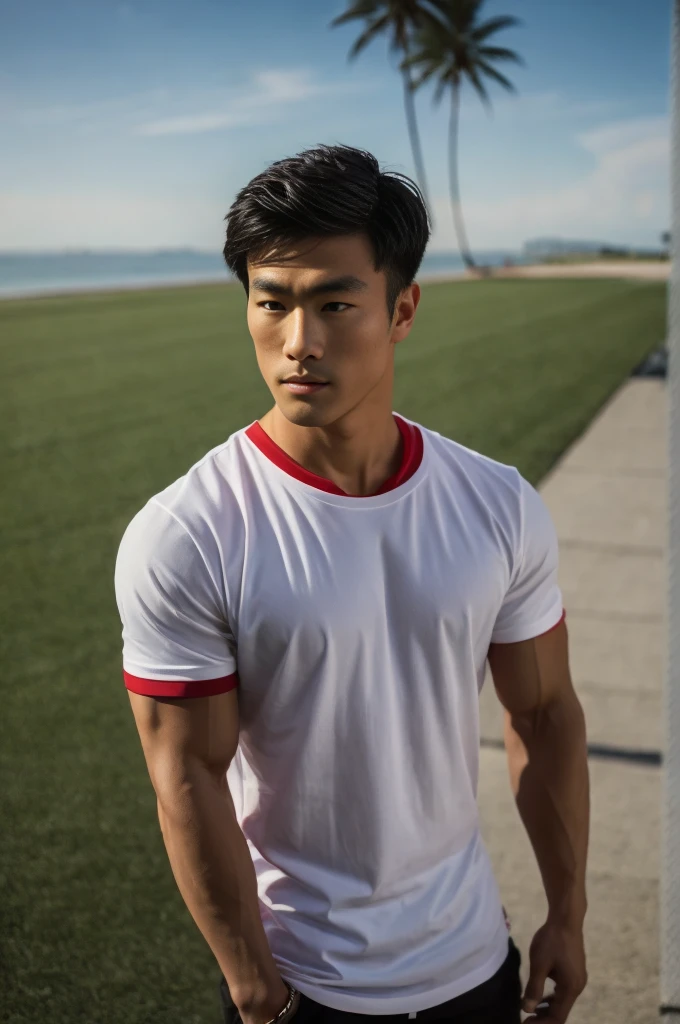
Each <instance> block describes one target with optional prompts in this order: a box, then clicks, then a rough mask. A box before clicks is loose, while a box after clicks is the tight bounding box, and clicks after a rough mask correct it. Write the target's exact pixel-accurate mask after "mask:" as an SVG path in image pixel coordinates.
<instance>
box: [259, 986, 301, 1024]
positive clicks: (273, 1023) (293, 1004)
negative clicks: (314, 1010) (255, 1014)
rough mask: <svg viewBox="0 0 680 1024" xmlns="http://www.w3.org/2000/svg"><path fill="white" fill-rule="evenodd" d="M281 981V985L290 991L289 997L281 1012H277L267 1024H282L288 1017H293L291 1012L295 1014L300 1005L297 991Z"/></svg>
mask: <svg viewBox="0 0 680 1024" xmlns="http://www.w3.org/2000/svg"><path fill="white" fill-rule="evenodd" d="M282 980H283V984H284V985H285V986H286V988H287V989H289V991H290V997H289V999H288V1002H287V1003H286V1005H285V1006H284V1008H283V1009H282V1010H279V1012H278V1013H277V1014H276V1016H275V1017H272V1019H271V1020H268V1021H267V1024H282V1022H283V1021H284V1020H286V1019H287V1018H288V1016H289V1015H290V1016H292V1015H293V1014H292V1013H291V1010H292V1011H293V1013H295V1012H296V1011H297V1008H298V1006H299V1005H300V993H299V992H298V990H297V989H296V988H293V986H292V985H289V984H288V982H287V981H286V980H285V979H282Z"/></svg>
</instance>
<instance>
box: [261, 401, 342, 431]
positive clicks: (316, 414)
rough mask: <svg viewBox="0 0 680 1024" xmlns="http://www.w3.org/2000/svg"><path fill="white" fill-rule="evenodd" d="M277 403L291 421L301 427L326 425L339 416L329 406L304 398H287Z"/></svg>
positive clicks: (282, 412)
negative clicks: (322, 405) (300, 399)
mask: <svg viewBox="0 0 680 1024" xmlns="http://www.w3.org/2000/svg"><path fill="white" fill-rule="evenodd" d="M276 405H277V407H278V410H279V412H280V413H281V415H282V416H285V418H286V419H287V420H288V422H289V423H295V424H296V425H297V426H299V427H325V426H327V425H328V424H329V423H333V422H334V421H335V420H336V419H337V418H338V416H337V413H335V414H334V412H333V411H332V410H331V409H329V408H328V407H326V408H325V409H322V408H319V406H317V405H316V404H315V403H313V402H306V401H304V400H303V401H296V400H295V399H292V400H291V399H287V400H286V401H285V402H281V401H278V402H277V403H276Z"/></svg>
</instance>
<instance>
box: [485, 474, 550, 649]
mask: <svg viewBox="0 0 680 1024" xmlns="http://www.w3.org/2000/svg"><path fill="white" fill-rule="evenodd" d="M520 480H521V492H520V502H519V507H520V529H519V538H520V543H519V554H518V558H517V561H516V564H515V567H514V570H513V573H512V576H511V580H510V585H509V587H508V590H507V592H506V594H505V597H504V598H503V603H502V605H501V608H500V611H499V612H498V615H497V616H496V621H495V623H494V628H493V632H492V634H491V642H492V643H501V644H502V643H517V642H519V641H520V640H530V639H531V638H532V637H535V636H540V634H541V633H547V632H548V631H549V630H550V629H552V628H554V627H555V626H557V625H559V623H560V622H561V621H562V619H563V618H564V617H565V615H564V609H563V606H562V593H561V591H560V588H559V585H558V582H557V569H558V561H559V557H558V544H557V532H556V530H555V526H554V524H553V521H552V518H551V516H550V513H549V511H548V508H547V506H546V504H545V502H544V500H543V498H542V497H541V495H540V494H539V493H538V491H537V490H536V488H535V487H533V486H532V485H531V484H530V483H529V482H528V481H527V480H525V479H524V477H520Z"/></svg>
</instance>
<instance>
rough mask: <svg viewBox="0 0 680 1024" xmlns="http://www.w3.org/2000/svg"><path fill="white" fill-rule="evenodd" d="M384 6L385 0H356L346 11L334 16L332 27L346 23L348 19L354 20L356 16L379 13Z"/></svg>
mask: <svg viewBox="0 0 680 1024" xmlns="http://www.w3.org/2000/svg"><path fill="white" fill-rule="evenodd" d="M383 6H384V3H383V0H356V2H355V3H353V4H352V5H351V6H350V7H349V8H348V9H347V10H346V11H343V13H342V14H339V15H338V16H337V18H333V20H332V22H331V24H330V27H331V28H335V26H336V25H344V24H346V22H348V21H353V20H354V18H370V17H372V16H373V15H376V14H378V12H379V11H380V8H381V7H383Z"/></svg>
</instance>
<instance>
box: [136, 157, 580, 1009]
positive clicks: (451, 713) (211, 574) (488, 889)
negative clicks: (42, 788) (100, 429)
mask: <svg viewBox="0 0 680 1024" xmlns="http://www.w3.org/2000/svg"><path fill="white" fill-rule="evenodd" d="M227 219H228V227H227V241H226V246H225V250H224V253H225V258H226V261H227V263H228V265H229V267H230V268H231V269H232V270H233V271H234V272H235V273H236V274H237V275H238V277H239V279H240V280H241V282H242V283H243V285H244V288H245V291H246V295H247V303H248V305H247V319H248V327H249V329H250V333H251V335H252V338H253V342H254V344H255V352H256V355H257V360H258V364H259V367H260V370H261V372H262V375H263V377H264V379H265V381H266V383H267V385H268V387H269V388H270V390H271V392H272V396H273V399H274V405H273V406H272V408H271V409H269V411H268V412H266V413H265V414H264V415H263V416H262V418H261V419H260V420H259V421H256V422H254V423H252V424H250V425H249V426H247V427H244V428H243V429H241V430H239V431H237V432H236V433H235V434H232V436H231V437H229V438H228V439H227V441H225V442H224V443H223V444H220V445H219V446H218V447H217V448H215V449H213V450H212V451H211V452H209V453H208V454H207V455H206V456H205V457H204V458H203V459H201V460H200V461H199V462H198V463H197V464H196V465H195V466H193V467H192V468H191V469H190V470H189V471H188V472H187V473H186V474H185V475H184V476H182V477H181V478H180V479H179V480H177V481H175V483H172V484H170V486H169V487H167V488H166V489H165V490H163V491H161V492H160V493H159V494H157V495H155V496H154V497H152V498H150V500H149V501H148V502H147V504H146V505H145V506H144V507H143V508H142V510H141V511H140V512H138V514H137V515H136V516H135V517H134V519H133V520H132V522H131V523H130V525H129V526H128V528H127V530H126V532H125V535H124V537H123V540H122V542H121V546H120V551H119V555H118V560H117V565H116V592H117V600H118V607H119V610H120V615H121V619H122V621H123V639H124V651H123V667H124V675H125V683H126V686H127V688H128V690H129V696H130V701H131V704H132V710H133V712H134V716H135V720H136V724H137V727H138V730H139V734H140V737H141V742H142V745H143V749H144V754H145V757H146V762H147V765H148V769H149V774H150V778H151V781H152V783H153V786H154V789H155V792H156V795H157V798H158V813H159V819H160V825H161V829H162V832H163V838H164V840H165V844H166V848H167V851H168V856H169V859H170V863H171V866H172V870H173V872H174V875H175V878H176V880H177V884H178V887H179V889H180V891H181V894H182V896H183V898H184V900H185V902H186V904H187V907H188V908H189V911H190V912H191V914H192V916H193V918H194V920H195V921H196V924H197V925H198V927H199V929H200V930H201V932H202V934H203V935H204V937H205V939H206V941H207V942H208V944H209V945H210V947H211V949H212V951H213V953H214V955H215V958H216V960H217V962H218V964H219V966H220V968H221V971H222V974H223V977H222V980H221V983H220V985H221V994H222V1001H223V1008H224V1017H225V1021H226V1022H227V1024H236V1022H237V1020H239V1019H240V1020H241V1021H242V1022H243V1024H266V1022H270V1021H272V1020H276V1021H277V1022H278V1024H283V1022H285V1024H287V1022H288V1021H289V1020H291V1019H295V1020H296V1024H311V1022H312V1021H313V1022H314V1024H330V1022H332V1024H349V1022H352V1024H356V1022H359V1021H366V1022H368V1021H369V1019H373V1018H374V1017H375V1016H376V1015H380V1016H385V1017H388V1018H390V1019H392V1018H394V1019H395V1020H396V1019H398V1020H400V1021H402V1020H403V1021H404V1022H405V1021H407V1020H412V1019H414V1018H420V1019H421V1020H427V1021H434V1020H442V1021H443V1020H446V1021H451V1022H455V1024H473V1022H479V1024H482V1022H484V1024H510V1022H513V1024H514V1022H518V1021H519V1020H520V1004H521V1002H522V991H521V984H520V976H519V962H520V956H519V952H518V950H517V949H516V948H515V946H514V944H513V943H512V940H510V939H509V936H508V929H507V925H506V921H505V919H504V911H503V908H502V904H501V898H500V895H499V892H498V888H497V885H496V882H495V880H494V876H493V873H492V868H491V864H490V862H489V858H488V855H487V853H486V850H485V848H484V845H483V843H482V841H481V838H480V834H479V827H478V812H477V803H476V788H477V770H478V758H479V726H478V695H479V690H480V688H481V686H482V682H483V679H484V674H485V665H486V662H487V658H488V660H489V663H490V665H491V669H492V673H493V678H494V683H495V687H496V689H497V691H498V696H499V698H500V700H501V701H502V703H503V704H504V706H505V708H506V709H507V715H506V721H507V728H506V744H507V749H508V755H509V765H510V775H511V779H512V783H513V786H514V789H515V792H516V796H517V802H518V806H519V811H520V814H521V816H522V819H523V821H524V824H525V826H526V828H527V831H528V834H529V837H530V839H531V842H532V844H533V848H534V850H535V852H536V857H537V860H538V864H539V867H540V870H541V874H542V878H543V882H544V885H545V890H546V895H547V899H548V907H549V911H548V916H547V920H546V922H545V924H544V925H543V927H542V928H541V929H540V931H539V932H538V933H537V935H536V937H535V939H534V941H533V943H532V946H531V950H530V973H531V977H530V980H529V984H528V987H527V990H526V991H525V992H524V1006H523V1008H524V1009H525V1011H529V1012H531V1011H533V1010H535V1009H536V1007H537V1005H538V1004H540V1006H539V1009H538V1017H540V1018H542V1019H544V1020H548V1021H551V1022H563V1021H565V1020H566V1019H567V1015H568V1013H569V1010H570V1008H571V1006H572V1004H573V1002H574V1000H575V999H576V997H577V996H578V995H579V993H580V992H581V991H582V989H583V988H584V986H585V982H586V972H585V957H584V948H583V921H584V916H585V912H586V894H585V864H586V848H587V833H588V813H589V812H588V771H587V762H586V744H585V729H584V721H583V714H582V711H581V707H580V705H579V702H578V700H577V698H576V696H575V694H574V690H573V687H572V683H571V680H570V674H569V667H568V656H567V634H566V627H565V623H564V614H563V608H562V599H561V593H560V590H559V587H558V583H557V554H558V553H557V541H556V535H555V531H554V528H553V525H552V523H551V520H550V517H549V515H548V512H547V510H546V507H545V505H544V503H543V501H542V499H541V498H540V496H539V495H538V493H537V492H536V490H535V489H534V488H533V487H532V486H531V485H530V484H529V483H527V482H526V481H525V480H524V479H523V478H522V477H521V476H520V474H519V473H518V471H517V470H516V469H515V468H513V467H511V466H506V465H503V464H501V463H498V462H495V461H494V460H493V459H490V458H487V457H485V456H483V455H481V454H479V453H477V452H474V451H471V450H470V449H468V448H465V447H463V446H462V445H460V444H457V443H456V442H455V441H452V440H449V439H448V438H445V437H443V436H441V435H440V434H438V433H436V432H435V431H432V430H429V429H427V428H426V427H424V426H421V425H419V424H416V423H414V422H412V421H410V420H408V419H407V418H406V417H404V416H401V415H397V414H395V413H393V411H392V384H393V367H394V349H395V346H396V345H397V344H399V343H400V342H402V341H403V340H404V339H405V338H406V336H407V335H408V334H409V332H410V330H411V327H412V325H413V320H414V317H415V314H416V309H417V306H418V303H419V301H420V288H419V286H418V285H417V284H415V283H414V277H415V275H416V273H417V270H418V267H419V266H420V262H421V259H422V256H423V253H424V250H425V246H426V244H427V240H428V236H429V227H428V222H427V215H426V211H425V207H424V204H423V201H422V197H421V195H420V193H419V192H418V189H417V187H416V186H415V185H414V184H413V182H411V181H410V180H409V179H408V178H405V177H403V176H401V175H397V174H391V173H381V170H380V168H379V165H378V163H377V161H376V160H375V158H374V157H373V156H371V154H369V153H365V152H362V151H359V150H356V149H352V148H350V147H345V146H330V147H326V146H321V147H318V148H316V149H312V150H308V151H306V152H304V153H301V154H299V155H298V156H296V157H293V158H290V159H286V160H281V161H278V162H277V163H275V164H273V165H272V166H271V167H269V168H268V169H267V170H265V171H264V172H263V173H262V174H259V175H258V176H257V177H256V178H254V179H253V180H252V181H251V182H250V183H249V184H248V185H247V186H246V187H245V188H243V189H242V190H241V192H240V193H239V194H238V196H237V198H236V200H235V202H234V204H233V206H232V207H231V209H230V211H229V215H228V218H227ZM420 358H422V359H428V358H430V356H429V354H428V353H427V352H426V351H425V352H422V353H421V354H420ZM548 977H551V978H553V979H554V980H555V981H556V990H555V995H554V998H552V999H550V1000H548V1003H547V1004H546V1003H541V1000H542V997H543V992H544V983H545V981H546V979H547V978H548Z"/></svg>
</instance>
